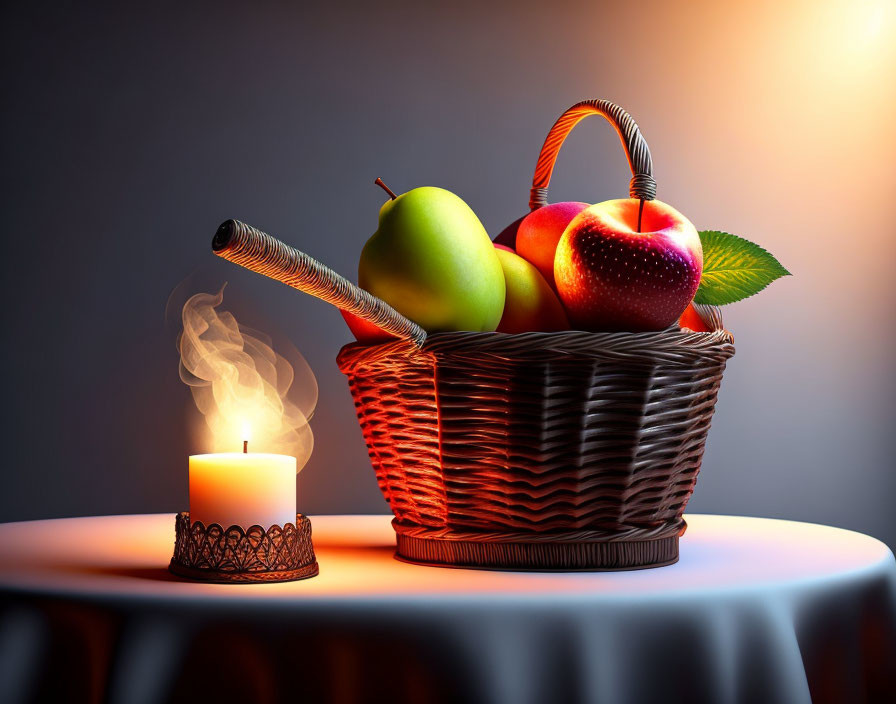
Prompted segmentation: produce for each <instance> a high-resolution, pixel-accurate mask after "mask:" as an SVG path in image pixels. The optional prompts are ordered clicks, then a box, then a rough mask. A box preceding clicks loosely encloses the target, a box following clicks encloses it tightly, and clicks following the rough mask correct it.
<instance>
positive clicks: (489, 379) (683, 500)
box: [338, 328, 734, 566]
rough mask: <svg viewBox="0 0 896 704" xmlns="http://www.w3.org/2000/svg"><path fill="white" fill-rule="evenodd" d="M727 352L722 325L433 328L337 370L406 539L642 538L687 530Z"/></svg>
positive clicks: (351, 353)
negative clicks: (591, 329)
mask: <svg viewBox="0 0 896 704" xmlns="http://www.w3.org/2000/svg"><path fill="white" fill-rule="evenodd" d="M733 353H734V346H733V344H732V339H731V336H730V334H729V333H728V332H726V331H724V330H718V331H716V332H712V333H691V332H688V331H681V330H678V329H677V328H676V329H674V330H672V329H670V330H666V331H662V332H656V333H588V332H578V331H569V332H554V333H529V334H522V335H505V334H502V333H441V334H436V335H431V336H430V337H429V338H428V340H427V342H426V344H425V345H424V346H423V347H422V348H421V349H417V348H415V347H414V346H413V345H411V344H409V343H407V342H404V341H402V342H395V343H390V344H384V345H376V346H364V345H361V344H357V343H355V344H350V345H347V346H345V347H343V348H342V350H341V351H340V353H339V356H338V363H339V367H340V369H341V370H342V371H343V373H344V374H345V375H346V376H347V377H348V382H349V387H350V389H351V393H352V396H353V398H354V402H355V408H356V411H357V414H358V420H359V421H360V424H361V428H362V431H363V433H364V439H365V441H366V443H367V449H368V452H369V455H370V459H371V462H372V464H373V468H374V470H375V472H376V477H377V481H378V483H379V486H380V489H381V490H382V492H383V495H384V496H385V497H386V500H387V501H388V502H389V505H390V507H391V509H392V512H393V513H394V515H395V518H396V521H395V527H396V531H397V532H398V533H399V537H400V538H401V537H402V536H405V537H407V538H416V537H425V538H430V539H435V540H443V541H444V540H447V541H454V540H458V541H461V542H471V541H472V542H494V541H497V542H504V543H532V542H546V543H549V542H557V541H560V542H574V543H583V542H584V543H591V542H602V541H611V542H613V541H629V542H632V541H634V542H637V541H643V540H652V539H657V538H661V537H664V536H669V535H674V536H676V537H677V535H678V533H679V532H680V531H681V530H682V528H683V522H682V518H681V517H682V514H683V512H684V508H685V505H686V504H687V501H688V499H689V497H690V495H691V493H692V491H693V489H694V484H695V482H696V479H697V472H698V471H699V468H700V462H701V458H702V456H703V450H704V444H705V441H706V435H707V432H708V431H709V426H710V420H711V418H712V413H713V408H714V406H715V402H716V396H717V393H718V390H719V385H720V382H721V379H722V373H723V371H724V368H725V363H726V361H727V359H728V358H729V357H730V356H731V355H732V354H733ZM409 557H413V556H409ZM431 561H438V560H431ZM530 566H538V565H530ZM545 566H549V565H548V564H545Z"/></svg>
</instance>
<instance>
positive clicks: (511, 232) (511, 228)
mask: <svg viewBox="0 0 896 704" xmlns="http://www.w3.org/2000/svg"><path fill="white" fill-rule="evenodd" d="M525 217H526V216H525V215H523V217H521V218H517V219H516V220H514V221H513V222H512V223H510V224H509V225H508V226H507V227H505V228H504V229H503V230H501V232H499V233H498V236H497V237H495V239H494V243H495V244H500V245H503V246H505V247H510V249H513V248H514V247H516V232H517V230H519V229H520V223H521V222H522V221H523V219H524V218H525Z"/></svg>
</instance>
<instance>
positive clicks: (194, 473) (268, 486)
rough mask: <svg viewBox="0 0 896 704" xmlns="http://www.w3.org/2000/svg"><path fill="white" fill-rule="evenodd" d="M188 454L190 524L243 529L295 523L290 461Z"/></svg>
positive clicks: (270, 457) (234, 454)
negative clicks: (234, 526) (233, 526)
mask: <svg viewBox="0 0 896 704" xmlns="http://www.w3.org/2000/svg"><path fill="white" fill-rule="evenodd" d="M243 448H244V452H241V453H240V452H226V453H216V454H210V455H191V456H190V520H191V521H192V522H194V523H195V522H196V521H202V522H203V523H204V524H205V525H206V526H208V525H210V524H211V523H217V524H219V525H220V526H222V527H223V528H224V529H225V530H226V529H227V528H229V527H230V526H232V525H238V526H242V527H243V528H248V527H249V526H252V525H255V524H258V525H260V526H261V527H262V528H264V529H265V530H267V529H268V528H270V527H271V526H272V525H279V526H283V525H285V524H286V523H293V524H294V523H295V522H296V458H295V457H290V456H289V455H271V454H264V453H259V452H247V451H246V450H247V448H246V444H245V443H244V445H243Z"/></svg>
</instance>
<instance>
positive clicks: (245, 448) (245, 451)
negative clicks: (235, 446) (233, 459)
mask: <svg viewBox="0 0 896 704" xmlns="http://www.w3.org/2000/svg"><path fill="white" fill-rule="evenodd" d="M248 452H249V441H248V440H243V454H244V455H245V454H248Z"/></svg>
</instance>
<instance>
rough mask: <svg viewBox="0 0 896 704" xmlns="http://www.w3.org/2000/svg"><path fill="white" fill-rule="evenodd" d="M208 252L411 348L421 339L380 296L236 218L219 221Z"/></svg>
mask: <svg viewBox="0 0 896 704" xmlns="http://www.w3.org/2000/svg"><path fill="white" fill-rule="evenodd" d="M212 251H213V252H214V253H215V254H217V255H218V256H219V257H223V258H224V259H227V260H228V261H231V262H233V263H234V264H239V265H240V266H243V267H245V268H246V269H250V270H251V271H254V272H256V273H258V274H263V275H264V276H269V277H270V278H272V279H275V280H276V281H280V282H281V283H284V284H286V285H287V286H292V287H293V288H297V289H298V290H299V291H304V292H305V293H308V294H310V295H312V296H315V297H316V298H320V299H321V300H323V301H326V302H327V303H331V304H332V305H334V306H336V307H337V308H340V309H341V310H345V311H348V312H349V313H354V314H355V315H357V316H358V317H359V318H363V319H364V320H366V321H367V322H369V323H373V324H374V325H376V326H377V327H378V328H380V329H381V330H385V331H386V332H388V333H391V334H393V335H395V336H396V337H399V338H402V339H405V340H410V341H411V342H413V343H414V344H415V345H416V346H417V347H421V346H422V345H423V343H424V342H425V341H426V331H425V330H424V329H423V328H421V327H420V326H419V325H417V323H415V322H414V321H412V320H409V319H408V318H405V317H404V316H403V315H402V314H401V313H399V312H398V311H397V310H395V309H394V308H393V307H392V306H390V305H389V304H388V303H386V302H385V301H384V300H382V299H381V298H377V297H376V296H374V295H373V294H372V293H370V292H368V291H365V290H364V289H363V288H361V287H360V286H355V284H353V283H352V282H351V281H349V280H348V279H346V278H345V277H343V276H340V275H339V274H337V273H336V272H335V271H333V270H332V269H330V268H329V267H328V266H324V265H323V264H321V263H320V262H319V261H317V260H316V259H314V258H313V257H310V256H308V255H307V254H305V253H304V252H300V251H299V250H298V249H295V248H294V247H290V246H289V245H287V244H284V243H283V242H281V241H280V240H278V239H276V238H275V237H271V236H270V235H269V234H267V233H265V232H262V231H261V230H257V229H256V228H254V227H252V226H251V225H247V224H245V223H243V222H240V221H239V220H227V221H225V222H223V223H221V226H220V227H218V231H217V232H216V233H215V237H214V239H212Z"/></svg>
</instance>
